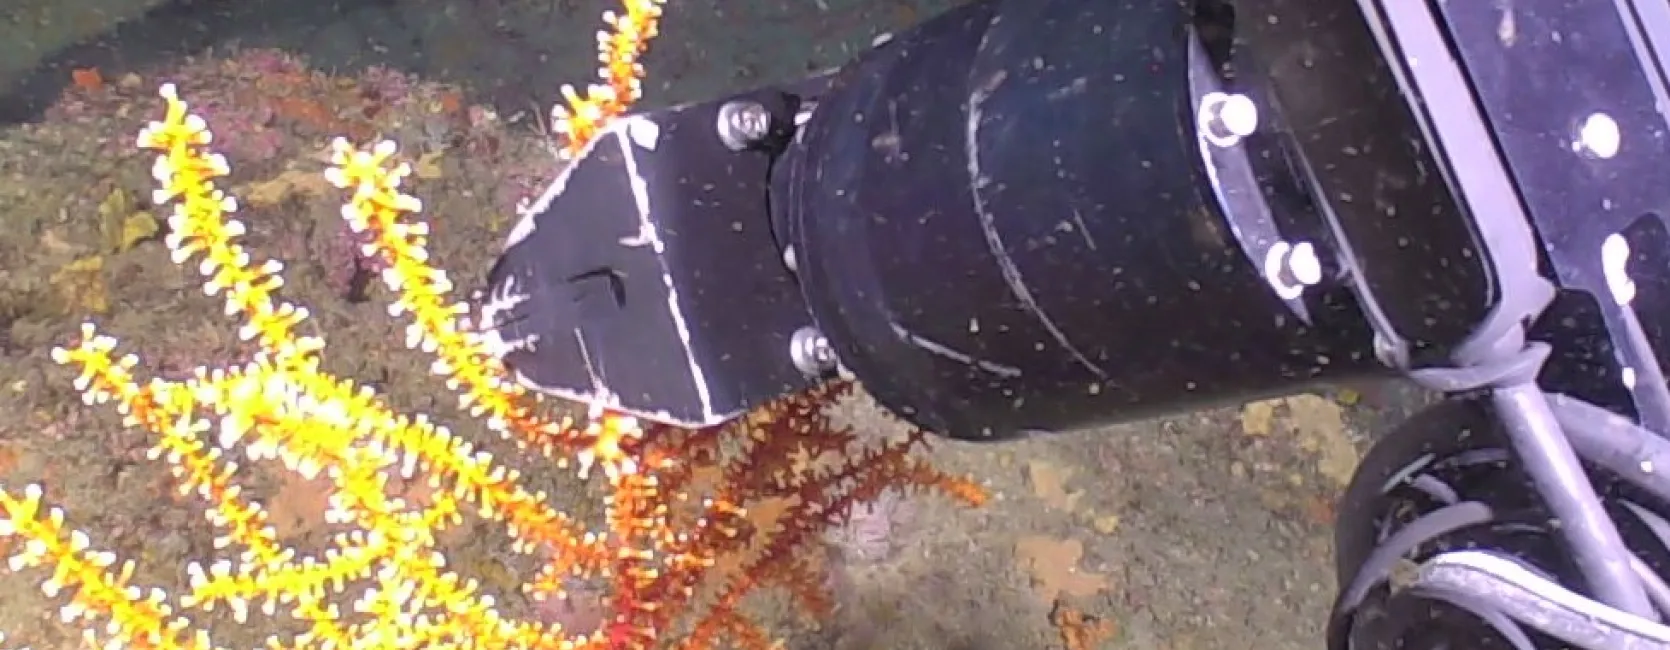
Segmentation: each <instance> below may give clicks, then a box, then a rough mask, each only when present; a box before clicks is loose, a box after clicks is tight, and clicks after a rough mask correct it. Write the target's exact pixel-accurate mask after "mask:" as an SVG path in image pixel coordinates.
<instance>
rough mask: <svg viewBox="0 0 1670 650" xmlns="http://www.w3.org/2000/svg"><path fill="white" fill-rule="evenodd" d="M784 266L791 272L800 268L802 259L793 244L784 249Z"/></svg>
mask: <svg viewBox="0 0 1670 650" xmlns="http://www.w3.org/2000/svg"><path fill="white" fill-rule="evenodd" d="M783 266H784V267H787V268H788V270H789V272H790V273H794V272H797V271H799V270H800V259H799V258H798V257H797V256H796V255H795V254H794V247H793V246H788V247H785V248H784V249H783Z"/></svg>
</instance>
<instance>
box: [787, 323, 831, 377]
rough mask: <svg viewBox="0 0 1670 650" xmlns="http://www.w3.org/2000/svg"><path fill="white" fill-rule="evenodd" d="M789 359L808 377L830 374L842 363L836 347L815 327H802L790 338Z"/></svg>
mask: <svg viewBox="0 0 1670 650" xmlns="http://www.w3.org/2000/svg"><path fill="white" fill-rule="evenodd" d="M789 359H790V360H791V361H793V362H794V367H795V368H797V369H799V370H800V372H803V373H805V374H806V376H808V377H817V376H821V375H825V374H828V373H829V372H830V371H832V370H835V369H836V367H837V366H839V365H840V360H839V359H837V358H836V357H835V347H834V346H832V345H830V344H829V339H828V338H827V337H825V336H824V335H823V332H819V331H818V329H817V328H815V327H802V328H800V329H798V330H795V331H794V336H792V337H790V338H789Z"/></svg>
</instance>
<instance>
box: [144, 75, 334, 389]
mask: <svg viewBox="0 0 1670 650" xmlns="http://www.w3.org/2000/svg"><path fill="white" fill-rule="evenodd" d="M160 94H161V95H162V98H163V100H164V102H166V104H167V107H166V110H165V112H164V114H163V118H162V119H161V120H158V121H155V122H151V123H150V125H148V126H146V127H145V128H144V129H143V130H141V131H140V132H139V141H138V144H139V147H140V148H142V149H151V150H155V151H158V152H160V153H159V154H158V155H157V159H156V163H155V164H154V165H153V166H152V169H151V174H152V176H154V177H156V180H157V182H158V183H159V184H160V185H161V187H160V188H159V189H158V190H156V192H155V193H154V196H153V197H152V201H153V202H154V203H156V204H157V205H164V204H167V203H174V213H173V215H172V216H170V217H169V218H168V228H169V233H168V236H167V243H168V248H169V249H170V250H171V251H172V255H173V260H174V263H175V264H184V263H185V262H186V261H188V260H190V259H192V258H193V257H198V256H201V259H202V261H201V262H199V264H198V271H199V272H200V273H202V274H203V276H204V278H205V282H204V284H203V290H204V292H205V293H207V294H208V295H211V296H213V295H215V294H217V293H224V294H225V296H226V312H227V314H228V315H232V314H241V315H243V316H244V318H245V319H246V323H245V325H244V326H243V327H242V328H240V329H239V331H238V336H239V338H241V339H244V340H249V339H251V338H255V339H258V340H259V341H260V343H261V345H262V347H263V348H264V349H266V350H269V351H270V352H271V353H272V355H273V358H274V360H276V361H278V362H281V363H292V362H304V361H306V360H307V359H309V358H311V357H312V356H313V355H314V354H315V353H317V352H318V351H319V350H320V349H322V348H323V347H324V342H323V341H321V340H319V339H318V338H315V337H310V336H297V335H296V334H295V326H296V325H297V324H299V323H301V322H302V321H303V320H306V319H307V315H308V314H307V309H306V308H303V307H297V306H295V305H292V304H290V303H288V302H283V301H279V300H275V299H274V298H273V291H274V290H276V289H278V288H279V287H280V286H283V284H284V280H283V278H281V277H280V276H279V275H278V273H279V272H280V271H282V270H283V268H284V265H283V264H282V263H280V262H278V261H277V260H268V261H266V262H264V263H262V264H260V265H255V264H253V262H252V260H251V257H250V254H249V252H248V251H246V250H244V248H243V247H242V246H240V245H238V244H237V239H238V238H239V237H241V236H243V234H244V231H245V228H244V224H243V223H242V222H240V221H238V220H236V219H230V218H228V216H227V215H230V214H232V213H234V212H236V211H237V209H238V204H237V201H236V200H234V199H233V198H232V197H229V196H227V195H226V194H225V193H224V192H222V191H221V190H220V189H219V188H217V187H215V182H214V181H215V179H216V178H220V177H222V176H225V175H226V174H227V173H229V172H230V170H231V167H230V165H228V164H227V163H226V159H225V158H224V157H222V156H220V155H218V154H212V153H208V152H207V150H206V149H205V147H207V146H208V145H209V144H210V143H211V142H213V140H214V136H213V135H211V134H210V133H209V130H208V124H207V123H206V122H204V120H203V118H201V117H199V116H197V115H193V114H191V113H190V112H189V111H188V107H187V106H186V103H185V102H183V101H181V100H180V97H179V94H178V92H177V91H176V90H175V88H174V85H173V84H164V85H163V86H162V89H161V91H160Z"/></svg>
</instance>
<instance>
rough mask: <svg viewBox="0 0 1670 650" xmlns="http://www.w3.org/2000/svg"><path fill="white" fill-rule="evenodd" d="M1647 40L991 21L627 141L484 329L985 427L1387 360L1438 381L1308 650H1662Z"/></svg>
mask: <svg viewBox="0 0 1670 650" xmlns="http://www.w3.org/2000/svg"><path fill="white" fill-rule="evenodd" d="M1666 52H1670V5H1667V4H1665V3H1664V2H1662V1H1660V0H1618V1H1617V2H1604V3H1603V2H1586V3H1585V2H1540V1H1532V2H1515V3H1500V2H1496V3H1490V2H1447V3H1446V2H1426V1H1415V0H1355V1H1354V2H1352V1H1347V2H1319V1H1316V0H1196V1H1194V2H1129V3H1127V2H1107V1H1102V0H1095V1H1089V0H975V1H973V2H970V3H967V4H964V5H962V6H960V7H958V8H956V9H953V10H950V11H948V12H946V13H944V14H941V15H939V16H937V17H935V18H933V19H931V20H928V21H927V22H924V23H922V24H921V25H918V26H916V27H914V28H912V29H910V30H909V31H906V32H902V33H899V34H896V35H893V36H892V37H891V38H888V39H884V40H881V41H878V42H877V43H876V45H875V47H874V48H873V49H871V50H870V51H868V52H866V53H865V54H863V55H862V56H860V57H858V58H857V59H855V60H854V61H852V62H850V63H848V64H847V65H845V66H844V67H842V68H840V69H838V70H835V71H832V72H829V73H826V74H821V75H817V76H814V77H812V78H809V79H805V80H802V81H799V82H796V83H792V84H786V85H782V86H776V87H768V88H761V89H758V90H755V91H751V92H747V93H742V94H739V95H736V96H733V97H727V98H724V99H722V100H718V101H713V102H706V103H697V104H690V105H684V106H678V107H673V108H669V109H664V110H660V111H652V112H647V113H641V114H637V115H634V116H631V117H628V118H625V119H622V120H618V121H617V122H616V123H615V124H614V125H613V126H612V127H611V128H610V129H609V130H608V131H607V132H606V133H605V134H604V135H602V136H600V137H599V138H597V139H596V140H595V141H594V142H593V143H592V145H591V146H590V148H588V149H587V150H586V151H585V152H584V153H583V155H582V156H580V157H579V158H578V159H577V160H576V161H575V162H574V163H573V164H572V165H570V166H569V167H567V168H566V169H565V170H564V171H563V172H562V175H561V176H560V177H559V178H558V179H557V180H556V181H555V182H554V183H553V184H552V185H551V187H550V188H549V189H547V190H546V192H545V193H544V195H543V196H541V197H539V199H538V200H537V201H533V202H531V203H530V204H529V205H527V206H526V208H525V209H524V210H523V214H522V216H521V221H520V222H519V223H518V224H517V226H516V227H515V228H514V230H513V232H512V233H511V235H510V238H509V241H508V242H507V244H506V247H505V249H504V252H503V255H502V256H501V258H500V259H499V260H498V262H497V264H496V265H495V266H494V268H493V269H492V271H491V273H490V275H489V278H488V280H489V289H488V290H487V291H486V292H485V293H486V295H485V297H484V301H483V305H482V308H481V309H482V314H481V316H482V321H483V323H482V324H483V325H484V326H485V327H487V328H488V330H489V331H491V332H493V333H494V335H495V336H496V337H497V338H498V342H499V344H500V345H501V348H502V353H503V357H504V360H505V362H506V363H507V365H508V366H509V367H510V368H512V369H513V370H514V371H515V372H516V373H517V375H518V378H519V380H520V381H522V382H523V383H525V384H526V385H528V386H529V387H531V388H533V389H535V390H538V391H541V392H544V393H548V394H553V395H558V396H563V397H567V398H571V399H577V400H583V401H601V402H602V403H604V404H607V405H609V406H611V407H612V408H615V409H618V410H622V411H626V412H631V413H634V414H637V415H639V416H641V417H645V418H648V419H652V420H657V421H662V422H668V423H673V424H678V425H683V426H689V427H705V426H711V425H714V424H718V423H721V422H724V421H726V420H728V419H730V418H733V417H736V416H738V415H740V414H742V413H744V412H746V411H747V410H748V409H750V408H752V407H754V406H757V405H760V404H762V403H764V402H766V401H769V400H771V399H773V398H775V397H777V396H780V395H783V394H786V393H790V392H795V391H798V390H802V389H804V388H806V387H808V386H811V385H813V384H815V383H817V382H821V381H826V380H828V379H830V378H832V377H834V376H837V375H847V376H852V377H856V378H857V379H859V380H861V381H862V382H863V384H864V385H865V387H866V389H867V390H868V391H869V392H870V393H871V394H872V395H874V396H875V398H876V399H877V401H878V402H880V403H881V404H882V405H883V406H885V407H887V408H889V409H891V410H893V411H894V412H896V413H897V414H899V415H900V416H901V417H904V418H906V419H907V420H910V421H911V422H913V423H915V424H917V425H920V426H922V427H924V428H926V429H929V430H932V431H936V432H938V433H940V434H942V435H946V436H951V437H956V438H962V439H974V440H1001V439H1008V438H1014V437H1017V436H1026V435H1037V434H1041V433H1046V432H1059V431H1068V430H1075V429H1083V428H1087V427H1091V426H1095V425H1100V424H1108V423H1114V422H1120V421H1129V420H1134V419H1139V418H1146V417H1151V416H1155V415H1160V414H1167V413H1177V412H1184V411H1189V410H1193V409H1198V408H1203V407H1207V406H1213V405H1221V404H1228V403H1235V402H1240V401H1245V400H1249V399H1254V398H1258V397H1263V396H1273V395H1280V394H1289V393H1293V392H1298V391H1302V390H1306V389H1307V388H1311V387H1316V386H1320V385H1327V384H1330V383H1334V382H1343V381H1351V380H1358V379H1363V378H1370V377H1376V376H1385V377H1399V376H1401V377H1407V378H1410V379H1413V380H1414V381H1416V382H1419V383H1421V384H1422V385H1425V386H1427V387H1430V388H1433V389H1436V390H1438V391H1440V392H1443V393H1445V394H1447V395H1449V396H1450V399H1448V400H1446V401H1445V402H1443V403H1441V404H1438V405H1437V406H1434V407H1432V408H1431V409H1429V410H1427V411H1425V412H1423V413H1420V414H1418V415H1416V416H1415V417H1414V418H1412V419H1411V420H1410V421H1409V422H1407V423H1406V424H1405V425H1404V426H1401V427H1399V428H1398V429H1396V430H1394V431H1391V432H1388V433H1386V434H1385V435H1384V437H1382V438H1381V439H1380V440H1379V441H1378V442H1377V443H1376V444H1375V446H1374V448H1373V449H1372V450H1371V451H1370V452H1369V454H1368V455H1367V457H1366V458H1365V459H1364V461H1363V463H1362V465H1361V467H1360V469H1359V473H1358V475H1357V477H1356V479H1355V480H1354V481H1353V484H1352V485H1351V486H1350V488H1349V489H1348V491H1347V493H1346V495H1345V496H1344V497H1343V501H1342V507H1341V508H1340V512H1341V516H1340V521H1339V523H1338V529H1337V531H1336V546H1337V549H1336V555H1337V562H1336V563H1337V571H1338V575H1339V580H1340V584H1341V585H1342V588H1341V593H1340V595H1339V598H1338V600H1337V602H1336V607H1335V611H1334V613H1333V616H1332V621H1331V624H1330V631H1329V636H1330V638H1329V643H1330V647H1331V648H1336V649H1339V650H1344V649H1346V648H1352V649H1369V648H1449V647H1458V646H1459V647H1468V648H1512V649H1515V650H1528V649H1538V648H1554V647H1578V648H1605V649H1614V648H1617V649H1623V648H1629V649H1634V648H1670V626H1666V621H1667V620H1670V585H1667V584H1666V576H1670V477H1666V476H1665V475H1664V474H1663V473H1662V471H1661V470H1660V468H1670V440H1667V439H1666V436H1670V384H1667V383H1666V376H1665V374H1664V371H1663V366H1664V365H1665V364H1666V363H1670V224H1667V222H1666V221H1665V219H1664V218H1663V216H1661V215H1662V214H1663V211H1664V210H1666V209H1670V183H1665V182H1659V181H1657V180H1656V178H1655V177H1656V175H1658V174H1661V173H1662V172H1663V170H1665V169H1670V141H1667V137H1670V136H1667V133H1666V132H1667V130H1670V122H1667V115H1670V93H1667V91H1666V85H1667V84H1666V78H1665V75H1664V73H1665V68H1666V65H1665V64H1666V63H1667V60H1666V57H1670V54H1665V53H1666ZM1400 566H1413V567H1416V568H1415V570H1414V571H1408V572H1406V571H1399V570H1397V569H1399V567H1400ZM1394 574H1397V577H1396V579H1394ZM1406 574H1407V575H1406Z"/></svg>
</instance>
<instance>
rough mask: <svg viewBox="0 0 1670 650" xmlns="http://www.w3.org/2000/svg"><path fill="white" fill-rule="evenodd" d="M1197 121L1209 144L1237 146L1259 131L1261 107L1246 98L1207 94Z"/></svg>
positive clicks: (1216, 93)
mask: <svg viewBox="0 0 1670 650" xmlns="http://www.w3.org/2000/svg"><path fill="white" fill-rule="evenodd" d="M1195 118H1196V121H1197V122H1198V124H1197V126H1198V127H1199V129H1200V133H1201V136H1202V137H1205V138H1206V141H1207V142H1210V143H1212V144H1214V145H1217V146H1220V147H1233V146H1235V145H1236V144H1239V143H1240V142H1241V138H1245V137H1247V136H1249V135H1252V134H1253V132H1254V131H1257V130H1258V105H1256V104H1254V103H1253V101H1252V99H1250V98H1248V97H1247V96H1246V95H1232V94H1229V93H1219V92H1213V93H1207V94H1206V96H1205V97H1203V98H1201V100H1200V110H1199V112H1198V113H1197V114H1196V116H1195Z"/></svg>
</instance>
